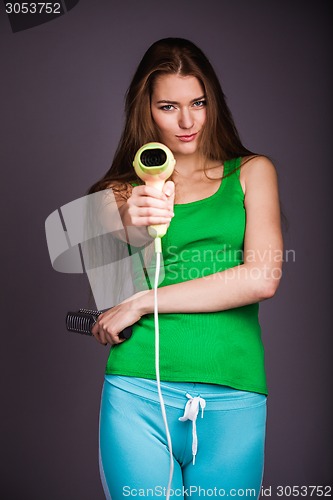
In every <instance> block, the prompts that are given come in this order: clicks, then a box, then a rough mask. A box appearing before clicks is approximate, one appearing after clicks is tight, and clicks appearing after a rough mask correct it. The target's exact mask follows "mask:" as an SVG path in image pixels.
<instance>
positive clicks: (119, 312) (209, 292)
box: [93, 157, 283, 344]
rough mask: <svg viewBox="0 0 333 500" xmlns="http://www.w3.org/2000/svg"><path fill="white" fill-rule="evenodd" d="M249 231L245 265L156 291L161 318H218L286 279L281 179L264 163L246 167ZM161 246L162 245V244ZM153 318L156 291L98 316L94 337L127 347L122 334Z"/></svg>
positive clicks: (272, 290) (261, 159) (260, 297)
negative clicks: (212, 314) (177, 315)
mask: <svg viewBox="0 0 333 500" xmlns="http://www.w3.org/2000/svg"><path fill="white" fill-rule="evenodd" d="M241 181H242V182H243V184H244V192H245V199H244V204H245V209H246V231H245V239H244V264H241V265H239V266H236V267H233V268H230V269H227V270H225V271H222V272H217V273H214V274H211V275H209V276H205V277H203V278H197V279H193V280H189V281H186V282H183V283H177V284H174V285H168V286H164V287H161V288H158V291H157V300H158V311H159V313H196V312H215V311H223V310H226V309H232V308H235V307H240V306H245V305H248V304H253V303H256V302H259V301H262V300H265V299H268V298H270V297H272V296H273V295H274V294H275V292H276V290H277V288H278V285H279V282H280V278H281V273H282V260H283V242H282V234H281V225H280V205H279V195H278V182H277V175H276V171H275V168H274V166H273V164H272V163H271V162H270V161H269V160H268V159H267V158H265V157H256V158H253V159H252V160H250V161H249V162H247V163H246V165H244V166H243V167H242V171H241ZM162 244H163V240H162ZM153 312H154V290H148V291H146V290H145V291H142V292H139V293H136V294H135V295H133V296H132V297H130V298H128V299H126V300H125V301H123V302H122V303H120V304H118V305H117V306H116V307H114V308H112V309H111V310H110V311H108V312H106V313H104V314H103V315H101V316H100V318H99V321H98V323H96V325H95V327H94V329H93V333H94V335H95V337H96V339H97V340H98V341H99V342H101V343H107V342H108V343H110V344H118V343H120V342H123V340H120V339H119V337H118V333H119V332H120V331H122V330H123V329H124V328H125V327H126V326H130V325H132V324H133V323H135V322H137V321H139V319H140V318H141V316H143V315H145V314H150V313H153Z"/></svg>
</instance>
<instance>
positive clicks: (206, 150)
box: [88, 38, 254, 194]
mask: <svg viewBox="0 0 333 500" xmlns="http://www.w3.org/2000/svg"><path fill="white" fill-rule="evenodd" d="M163 74H177V75H180V76H189V75H190V76H195V77H196V78H197V79H198V80H199V82H200V83H201V85H202V87H203V89H204V93H205V96H206V105H207V114H206V122H205V125H204V128H203V132H202V134H201V137H200V142H199V146H198V147H199V150H200V152H201V153H202V154H203V156H204V157H205V158H207V159H210V160H218V161H221V162H224V161H225V160H228V159H231V158H236V157H239V156H253V154H254V153H252V152H251V151H249V150H248V149H246V148H245V147H244V146H243V144H242V142H241V140H240V137H239V134H238V132H237V129H236V127H235V124H234V121H233V118H232V115H231V112H230V110H229V108H228V106H227V104H226V99H225V96H224V93H223V91H222V88H221V85H220V82H219V80H218V78H217V75H216V73H215V71H214V69H213V67H212V65H211V63H210V62H209V60H208V58H207V57H206V56H205V54H204V53H203V52H202V50H201V49H199V48H198V47H197V46H196V45H195V44H194V43H192V42H190V41H189V40H185V39H184V38H164V39H162V40H158V41H157V42H155V43H153V45H151V46H150V48H149V49H148V50H147V52H146V53H145V55H144V56H143V58H142V60H141V62H140V64H139V66H138V68H137V70H136V72H135V74H134V77H133V79H132V82H131V84H130V86H129V88H128V90H127V94H126V103H125V113H126V117H125V126H124V130H123V133H122V136H121V138H120V141H119V145H118V148H117V150H116V153H115V156H114V159H113V162H112V165H111V168H110V169H109V170H108V171H107V172H106V174H105V175H104V176H103V178H102V179H101V180H99V181H98V182H96V183H95V184H94V185H93V186H91V188H90V189H89V191H88V193H89V194H90V193H93V192H96V191H100V190H102V189H106V188H107V187H108V186H109V185H110V183H111V182H114V181H116V182H117V185H118V184H119V185H122V186H126V185H127V184H128V183H130V182H136V183H138V184H142V181H141V179H139V178H138V177H137V175H136V173H135V171H134V168H133V166H132V162H133V159H134V156H135V153H136V152H137V150H138V149H139V148H140V147H141V146H142V145H143V144H146V143H147V142H151V141H158V133H157V130H156V127H155V123H154V121H153V119H152V116H151V109H150V100H151V95H152V90H153V85H154V81H155V79H156V78H157V77H158V76H160V75H163Z"/></svg>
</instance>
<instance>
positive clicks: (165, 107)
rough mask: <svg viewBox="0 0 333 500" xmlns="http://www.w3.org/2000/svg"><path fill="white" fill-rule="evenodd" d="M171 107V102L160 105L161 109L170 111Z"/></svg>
mask: <svg viewBox="0 0 333 500" xmlns="http://www.w3.org/2000/svg"><path fill="white" fill-rule="evenodd" d="M172 108H173V106H172V104H165V105H164V106H161V107H160V109H162V110H163V111H171V109H172Z"/></svg>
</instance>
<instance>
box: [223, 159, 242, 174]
mask: <svg viewBox="0 0 333 500" xmlns="http://www.w3.org/2000/svg"><path fill="white" fill-rule="evenodd" d="M241 161H242V158H241V157H238V158H231V159H230V160H226V161H225V162H224V172H223V176H225V175H228V174H230V172H233V171H234V170H235V169H237V170H236V174H237V177H239V172H240V169H239V168H238V167H239V166H240V164H241Z"/></svg>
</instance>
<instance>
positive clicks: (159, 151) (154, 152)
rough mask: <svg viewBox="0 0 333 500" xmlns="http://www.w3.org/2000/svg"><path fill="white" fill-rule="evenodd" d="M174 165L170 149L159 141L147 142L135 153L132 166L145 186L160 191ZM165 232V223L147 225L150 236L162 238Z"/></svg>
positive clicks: (174, 161)
mask: <svg viewBox="0 0 333 500" xmlns="http://www.w3.org/2000/svg"><path fill="white" fill-rule="evenodd" d="M175 165H176V160H175V159H174V157H173V154H172V152H171V151H170V149H169V148H168V147H167V146H165V145H164V144H161V143H160V142H148V143H147V144H144V145H143V146H142V147H141V148H140V149H139V150H138V151H137V153H136V155H135V157H134V161H133V167H134V170H135V172H136V173H137V175H138V177H140V179H142V180H143V181H144V182H145V183H146V184H147V186H153V187H154V188H156V189H159V190H160V191H162V190H163V186H164V183H165V181H166V180H167V179H168V178H169V177H170V176H171V174H172V172H173V170H174V168H175ZM166 232H167V225H166V224H158V225H154V226H149V227H148V233H149V234H150V236H151V237H152V238H162V236H164V235H165V233H166Z"/></svg>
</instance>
